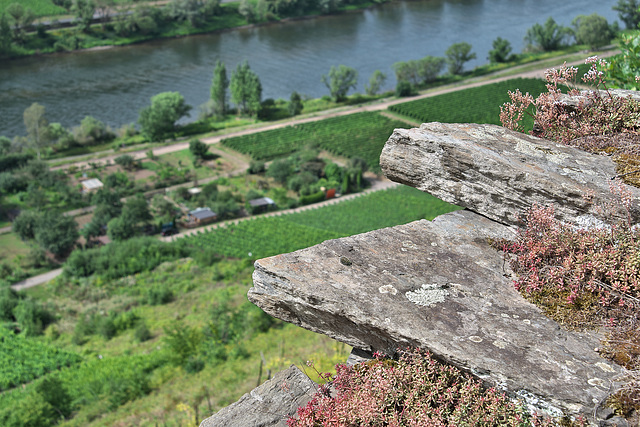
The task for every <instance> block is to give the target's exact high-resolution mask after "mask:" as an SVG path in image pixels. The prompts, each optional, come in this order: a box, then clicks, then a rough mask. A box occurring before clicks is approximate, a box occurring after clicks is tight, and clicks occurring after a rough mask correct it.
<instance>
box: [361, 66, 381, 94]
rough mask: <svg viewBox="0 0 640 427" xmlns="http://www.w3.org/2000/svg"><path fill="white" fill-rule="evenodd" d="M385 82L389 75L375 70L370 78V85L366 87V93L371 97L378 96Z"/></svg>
mask: <svg viewBox="0 0 640 427" xmlns="http://www.w3.org/2000/svg"><path fill="white" fill-rule="evenodd" d="M385 80H387V75H386V74H385V73H383V72H382V71H380V70H375V71H374V72H373V74H372V75H371V77H370V78H369V84H368V85H365V86H364V91H365V92H366V93H367V95H369V96H374V95H376V94H377V93H378V92H379V91H380V88H382V85H383V84H384V82H385Z"/></svg>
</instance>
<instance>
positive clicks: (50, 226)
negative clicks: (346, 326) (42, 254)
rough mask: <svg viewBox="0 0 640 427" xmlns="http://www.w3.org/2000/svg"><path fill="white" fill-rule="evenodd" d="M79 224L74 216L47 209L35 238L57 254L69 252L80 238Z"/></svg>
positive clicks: (41, 244) (37, 227) (37, 228)
mask: <svg viewBox="0 0 640 427" xmlns="http://www.w3.org/2000/svg"><path fill="white" fill-rule="evenodd" d="M78 236H79V234H78V224H77V223H76V222H75V220H74V219H73V218H72V217H69V216H65V215H63V214H60V213H56V212H53V211H46V212H45V213H44V214H43V215H42V217H41V220H40V221H39V223H38V224H37V225H36V232H35V239H36V241H37V242H38V244H39V245H40V246H42V247H43V248H44V249H46V250H48V251H49V252H51V253H53V254H54V255H57V256H62V255H65V254H66V253H68V252H69V251H70V250H71V248H73V247H74V246H75V244H76V240H78Z"/></svg>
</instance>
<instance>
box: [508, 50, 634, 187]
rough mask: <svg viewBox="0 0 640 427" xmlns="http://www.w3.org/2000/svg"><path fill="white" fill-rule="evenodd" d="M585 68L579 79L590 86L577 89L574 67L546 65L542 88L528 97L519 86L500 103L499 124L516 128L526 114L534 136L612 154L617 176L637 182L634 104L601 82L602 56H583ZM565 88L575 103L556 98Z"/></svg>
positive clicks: (631, 100)
mask: <svg viewBox="0 0 640 427" xmlns="http://www.w3.org/2000/svg"><path fill="white" fill-rule="evenodd" d="M586 63H587V64H590V68H589V70H588V71H587V72H586V73H585V74H584V76H583V77H582V82H584V83H586V84H590V85H592V86H593V87H594V89H593V90H589V91H579V90H578V89H577V87H576V83H575V80H576V74H577V68H575V67H567V66H566V64H565V65H563V66H562V67H561V68H560V69H551V70H547V73H546V80H547V84H546V86H547V92H545V93H542V94H541V95H540V96H539V97H538V98H536V99H534V98H533V96H531V95H530V94H529V93H525V94H523V93H522V92H520V91H519V90H516V91H514V92H511V91H510V92H509V97H510V98H511V102H509V103H505V104H504V105H503V106H502V107H501V108H500V121H501V122H502V124H503V126H505V127H507V128H509V129H512V130H517V131H520V132H522V131H523V130H524V126H523V119H524V117H525V115H529V116H531V117H532V118H533V119H534V122H535V125H534V129H533V131H532V132H531V133H532V134H533V135H535V136H540V137H542V138H546V139H550V140H553V141H556V142H560V143H563V144H566V145H570V146H574V147H577V148H580V149H582V150H584V151H588V152H591V153H603V154H607V155H612V156H613V160H614V161H615V162H616V163H617V165H618V176H620V177H623V178H624V180H625V182H627V183H629V184H632V185H636V186H637V185H639V184H640V178H638V175H634V173H635V172H637V171H639V169H640V168H639V166H640V138H639V137H638V133H637V131H638V129H639V128H640V104H639V103H638V102H636V101H634V100H633V99H632V98H631V97H621V96H614V94H612V93H611V91H610V90H609V88H608V87H607V83H606V81H605V74H604V72H603V71H602V70H606V69H608V68H609V66H610V65H609V64H608V63H607V61H605V60H603V59H598V58H597V57H596V56H593V57H590V58H587V60H586ZM563 86H565V87H569V90H568V91H567V94H568V95H573V96H579V102H578V103H577V104H576V105H568V104H567V103H566V101H565V100H564V99H563V98H562V96H563V92H562V87H563Z"/></svg>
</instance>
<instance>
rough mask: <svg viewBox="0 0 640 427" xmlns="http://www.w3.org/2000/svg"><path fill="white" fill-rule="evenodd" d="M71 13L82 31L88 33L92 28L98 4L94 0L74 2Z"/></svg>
mask: <svg viewBox="0 0 640 427" xmlns="http://www.w3.org/2000/svg"><path fill="white" fill-rule="evenodd" d="M71 11H72V12H73V13H74V14H75V16H76V20H77V21H76V22H78V25H80V26H81V28H82V31H87V30H88V29H89V27H91V22H92V21H93V14H94V13H95V11H96V4H95V3H94V2H93V0H74V2H73V7H72V8H71Z"/></svg>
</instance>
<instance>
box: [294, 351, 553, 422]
mask: <svg viewBox="0 0 640 427" xmlns="http://www.w3.org/2000/svg"><path fill="white" fill-rule="evenodd" d="M399 354H400V357H399V358H398V360H391V359H388V358H385V357H383V356H382V355H381V354H379V353H376V354H375V355H374V357H375V358H374V359H373V360H371V361H369V362H366V363H362V364H358V365H354V366H347V365H338V366H336V371H337V373H336V375H335V376H332V375H330V374H324V376H325V378H326V379H327V380H330V381H331V383H330V384H331V385H330V386H329V385H326V384H325V385H323V386H320V389H319V391H318V392H317V393H316V395H315V396H314V397H313V398H312V399H311V400H310V401H309V403H308V404H307V405H306V406H304V407H302V408H299V409H298V413H297V416H296V417H292V418H289V420H288V421H287V425H288V427H315V426H331V427H341V426H396V427H400V426H415V427H418V426H420V427H428V426H452V427H453V426H457V427H464V426H478V427H482V426H484V427H489V426H518V427H525V426H531V425H535V426H551V425H555V424H553V422H552V421H550V420H543V419H541V418H539V417H535V416H531V415H530V414H529V413H528V411H527V410H526V409H525V408H524V407H523V406H522V405H520V404H519V403H517V402H513V401H511V400H510V399H509V398H508V397H507V396H505V394H504V393H502V392H500V391H497V390H496V389H494V388H489V389H484V388H483V387H482V386H481V384H480V382H479V381H478V380H476V379H474V378H472V377H471V376H470V375H468V374H463V373H462V372H460V371H459V370H458V369H457V368H455V367H453V366H448V365H444V364H441V363H438V362H436V361H435V360H434V359H433V358H432V357H431V355H430V354H429V353H428V352H425V351H421V350H419V349H406V350H401V351H399ZM308 364H309V363H308Z"/></svg>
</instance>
